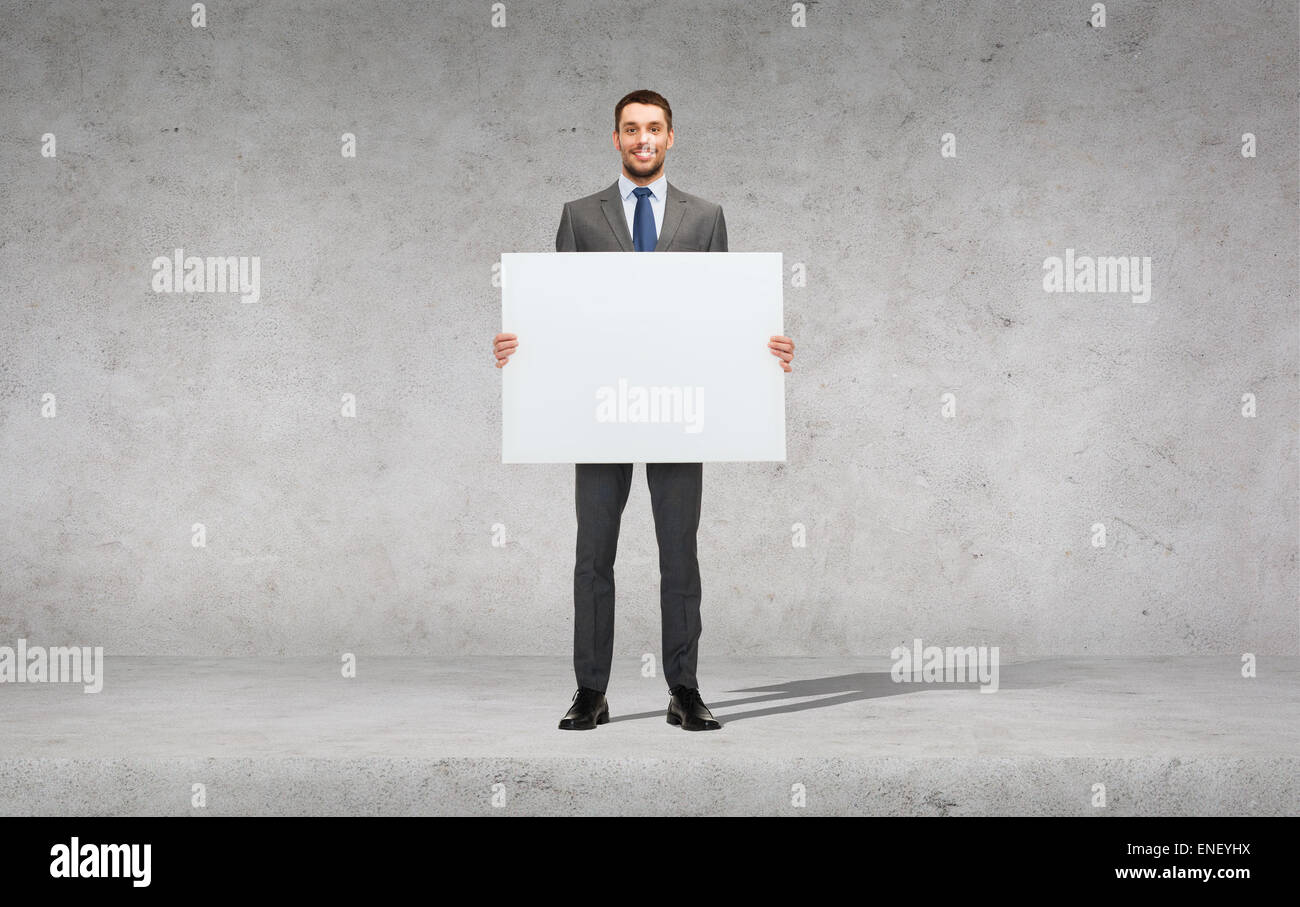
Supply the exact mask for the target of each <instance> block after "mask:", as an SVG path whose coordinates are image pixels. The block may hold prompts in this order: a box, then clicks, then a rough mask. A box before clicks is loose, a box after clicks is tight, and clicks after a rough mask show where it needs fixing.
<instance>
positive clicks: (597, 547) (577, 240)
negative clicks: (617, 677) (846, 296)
mask: <svg viewBox="0 0 1300 907" xmlns="http://www.w3.org/2000/svg"><path fill="white" fill-rule="evenodd" d="M614 147H615V149H617V150H618V152H619V154H620V155H621V156H622V159H623V169H622V172H621V173H620V174H619V177H618V179H617V180H616V181H615V182H614V184H613V185H611V186H609V187H608V188H606V189H604V190H602V191H600V192H597V193H594V194H592V195H588V196H586V197H585V198H580V199H577V200H576V201H571V202H566V203H565V205H564V210H563V212H562V213H561V215H560V228H559V231H558V232H557V233H556V236H555V251H557V252H726V251H727V224H726V221H725V220H724V219H723V217H722V206H721V205H717V204H714V203H713V202H709V201H705V200H704V199H702V198H700V197H698V196H695V195H691V194H690V193H687V192H683V191H682V190H680V189H678V188H677V186H675V185H673V184H672V183H670V182H668V177H667V176H665V175H664V159H665V158H666V157H667V155H668V149H669V148H672V147H673V112H672V108H671V107H669V106H668V101H667V100H665V99H664V97H663V96H662V95H660V94H657V93H656V92H653V91H648V90H640V91H634V92H632V93H630V94H628V95H626V96H625V97H623V99H622V100H620V101H619V102H618V104H617V105H616V106H615V108H614ZM492 344H493V352H494V354H495V355H496V359H497V363H496V364H497V368H502V367H503V366H505V365H506V363H507V362H508V361H509V359H510V355H511V354H512V353H514V351H515V350H516V349H518V347H519V339H518V337H517V336H516V335H514V334H507V333H501V334H497V335H496V336H495V337H493V338H492ZM767 348H768V350H769V351H770V352H771V353H772V355H773V356H776V357H777V359H778V360H779V365H780V367H781V368H782V369H784V370H785V371H787V372H789V371H791V368H790V360H791V359H792V358H793V357H794V341H793V340H791V339H790V338H789V337H785V336H774V337H770V338H768V343H767ZM632 465H633V464H631V463H577V464H574V481H575V483H576V495H575V498H576V507H577V514H578V540H577V559H576V564H575V565H574V570H573V670H574V674H575V676H576V677H577V681H578V689H577V691H576V692H575V693H574V694H573V705H572V707H571V708H570V709H569V711H568V712H567V713H566V714H565V716H564V718H562V719H561V720H560V728H561V729H562V730H590V729H591V728H594V727H596V726H597V725H600V724H605V723H606V722H607V721H609V704H608V702H607V701H606V699H605V690H606V687H607V686H608V685H609V674H610V665H611V662H612V661H613V656H614V556H615V553H616V551H617V548H618V533H619V523H620V522H621V520H622V516H623V507H624V505H625V504H627V496H628V492H629V490H630V489H631V487H632ZM703 465H704V464H702V463H647V464H646V465H645V466H646V481H647V484H648V485H649V487H650V508H651V510H652V511H653V513H654V521H655V537H656V538H657V540H658V542H659V610H660V619H661V621H662V634H663V670H664V679H665V680H666V681H667V682H668V691H669V700H668V716H667V718H668V723H669V724H673V725H678V726H680V727H681V728H683V729H684V730H688V731H703V730H716V729H718V728H720V727H721V726H722V725H721V724H720V723H719V722H718V721H717V719H715V718H714V717H713V713H712V712H710V711H709V709H708V707H707V706H706V705H705V704H704V702H703V700H702V699H701V697H700V691H699V685H698V683H697V681H696V676H695V668H696V659H697V652H698V643H699V638H700V632H701V625H700V597H701V594H700V565H699V560H698V559H697V557H696V547H695V536H696V531H697V530H698V528H699V525H700V500H701V497H702V490H703Z"/></svg>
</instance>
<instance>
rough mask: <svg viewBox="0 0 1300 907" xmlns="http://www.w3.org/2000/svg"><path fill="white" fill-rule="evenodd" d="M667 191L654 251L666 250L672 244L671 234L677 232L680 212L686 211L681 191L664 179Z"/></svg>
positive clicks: (680, 219)
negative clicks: (662, 220) (661, 224)
mask: <svg viewBox="0 0 1300 907" xmlns="http://www.w3.org/2000/svg"><path fill="white" fill-rule="evenodd" d="M664 185H666V186H667V187H668V191H667V192H665V193H664V224H663V226H662V227H660V228H659V239H658V240H656V242H655V251H656V252H667V251H668V247H669V246H670V245H672V242H673V234H674V233H676V232H677V227H678V225H679V224H681V222H682V214H683V212H685V211H686V199H684V198H682V197H681V193H680V192H678V191H677V190H676V189H674V188H673V184H672V183H670V182H668V181H667V180H665V181H664Z"/></svg>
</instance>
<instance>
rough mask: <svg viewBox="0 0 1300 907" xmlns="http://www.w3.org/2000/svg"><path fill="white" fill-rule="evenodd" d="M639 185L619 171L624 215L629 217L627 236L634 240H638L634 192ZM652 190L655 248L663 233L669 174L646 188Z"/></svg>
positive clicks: (651, 206)
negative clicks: (635, 223) (634, 221)
mask: <svg viewBox="0 0 1300 907" xmlns="http://www.w3.org/2000/svg"><path fill="white" fill-rule="evenodd" d="M636 188H638V187H637V184H636V183H634V182H632V181H631V180H630V179H628V178H627V174H626V173H624V172H623V171H621V170H620V171H619V174H618V191H619V192H621V193H622V194H623V213H624V214H626V215H627V235H628V236H631V237H632V238H633V239H635V238H636V227H635V226H634V223H633V218H634V216H635V215H636V195H634V194H633V192H632V190H633V189H636ZM646 188H647V189H649V190H650V195H649V196H648V197H647V201H649V202H650V210H651V211H653V212H654V216H655V246H656V248H657V247H658V244H659V234H660V233H662V232H663V226H664V199H665V196H666V195H667V194H668V174H666V173H665V174H663V175H662V176H660V177H659V179H657V180H655V181H654V182H653V183H651V184H650V185H648V186H646Z"/></svg>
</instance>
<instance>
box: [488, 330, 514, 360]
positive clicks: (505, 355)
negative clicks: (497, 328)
mask: <svg viewBox="0 0 1300 907" xmlns="http://www.w3.org/2000/svg"><path fill="white" fill-rule="evenodd" d="M517 346H519V341H518V340H516V339H515V335H514V334H497V335H496V336H495V337H493V338H492V352H493V353H494V354H496V357H497V368H501V367H502V366H503V365H505V364H506V363H507V362H509V361H510V354H511V353H513V352H514V351H515V348H516V347H517Z"/></svg>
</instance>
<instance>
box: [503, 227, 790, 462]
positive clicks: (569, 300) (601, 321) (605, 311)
mask: <svg viewBox="0 0 1300 907" xmlns="http://www.w3.org/2000/svg"><path fill="white" fill-rule="evenodd" d="M782 275H783V266H782V255H781V253H780V252H506V253H503V254H502V256H501V330H502V331H504V332H507V333H512V334H517V335H518V340H519V346H518V348H517V349H516V350H515V352H514V354H513V355H512V356H511V357H510V360H509V361H508V362H507V363H506V365H505V366H504V367H502V368H501V370H500V371H501V411H502V432H501V462H502V463H694V462H719V461H733V462H735V461H773V460H776V461H782V462H784V461H785V379H786V372H785V371H784V370H783V369H782V367H781V360H780V359H779V358H778V357H776V356H773V355H772V353H771V351H770V350H769V348H768V345H767V344H768V341H769V339H770V338H771V337H772V336H774V335H783V334H784V333H785V332H784V330H783V329H782V326H781V325H782Z"/></svg>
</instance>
